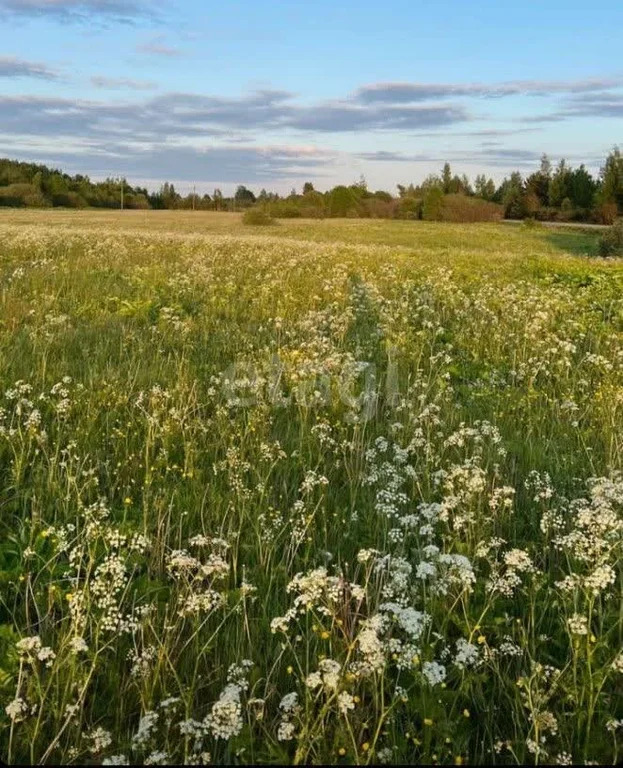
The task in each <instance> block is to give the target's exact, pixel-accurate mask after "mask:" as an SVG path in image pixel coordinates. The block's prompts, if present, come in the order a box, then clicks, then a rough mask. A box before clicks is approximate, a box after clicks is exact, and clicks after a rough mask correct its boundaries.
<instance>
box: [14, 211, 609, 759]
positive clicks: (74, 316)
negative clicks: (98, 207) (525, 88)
mask: <svg viewBox="0 0 623 768" xmlns="http://www.w3.org/2000/svg"><path fill="white" fill-rule="evenodd" d="M596 238H597V235H595V234H594V233H582V232H576V231H571V230H565V231H557V230H549V229H548V230H546V229H540V228H526V227H525V226H517V227H508V226H506V225H501V224H500V225H497V224H487V225H450V224H432V223H431V224H427V223H424V222H398V221H395V222H394V221H372V220H370V221H364V220H325V221H301V220H299V221H297V220H292V221H283V222H280V223H279V224H278V225H276V226H272V227H266V228H257V229H254V228H250V227H245V226H243V225H242V223H241V221H240V218H239V217H238V216H236V215H231V214H200V213H194V214H193V213H191V212H188V213H184V212H162V213H161V212H144V213H142V212H131V211H124V212H103V211H98V212H92V211H85V212H69V211H65V212H64V211H60V210H54V211H49V212H33V211H24V212H19V211H4V210H0V473H1V475H0V703H1V705H2V707H1V714H0V760H2V761H6V762H15V763H53V764H58V763H76V764H84V763H94V764H101V763H106V764H114V763H117V764H118V763H123V762H130V763H133V764H137V763H138V764H158V763H166V762H183V763H186V764H206V763H208V762H212V763H248V762H259V763H299V764H300V763H303V764H304V763H338V764H352V763H378V762H385V763H418V762H419V763H440V764H467V763H500V764H516V763H534V764H567V763H570V762H572V761H573V762H580V763H582V762H585V761H594V762H596V763H613V762H616V761H617V760H619V759H621V749H620V745H621V734H622V733H623V652H622V650H621V649H622V641H623V598H622V594H621V578H622V575H623V557H622V554H623V552H622V549H623V548H622V543H623V542H622V539H623V474H622V471H621V470H622V469H623V468H622V465H621V461H622V456H623V265H622V264H621V263H616V262H607V261H603V260H598V259H596V258H594V257H595V254H596Z"/></svg>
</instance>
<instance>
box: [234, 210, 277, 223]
mask: <svg viewBox="0 0 623 768" xmlns="http://www.w3.org/2000/svg"><path fill="white" fill-rule="evenodd" d="M242 223H243V224H247V225H249V226H252V227H266V226H269V225H271V224H275V223H276V222H275V220H274V219H273V217H272V216H271V215H270V214H269V213H268V212H267V211H265V210H264V209H263V208H249V209H248V210H246V211H245V212H244V214H243V216H242Z"/></svg>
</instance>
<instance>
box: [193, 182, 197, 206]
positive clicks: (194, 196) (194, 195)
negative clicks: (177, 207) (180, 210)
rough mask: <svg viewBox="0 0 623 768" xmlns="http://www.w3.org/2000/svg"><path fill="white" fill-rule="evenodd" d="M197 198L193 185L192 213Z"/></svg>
mask: <svg viewBox="0 0 623 768" xmlns="http://www.w3.org/2000/svg"><path fill="white" fill-rule="evenodd" d="M196 198H197V193H196V192H195V185H194V184H193V211H194V210H195V200H196Z"/></svg>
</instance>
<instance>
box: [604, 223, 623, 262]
mask: <svg viewBox="0 0 623 768" xmlns="http://www.w3.org/2000/svg"><path fill="white" fill-rule="evenodd" d="M599 255H600V256H604V257H608V256H610V257H612V256H623V219H620V220H619V221H617V222H616V223H615V224H613V225H612V226H611V227H610V229H609V230H608V231H607V232H606V234H605V235H604V236H603V237H601V238H600V239H599Z"/></svg>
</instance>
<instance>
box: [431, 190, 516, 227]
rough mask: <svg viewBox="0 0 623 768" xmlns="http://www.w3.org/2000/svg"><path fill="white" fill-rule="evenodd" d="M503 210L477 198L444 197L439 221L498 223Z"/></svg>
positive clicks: (462, 196) (465, 196)
mask: <svg viewBox="0 0 623 768" xmlns="http://www.w3.org/2000/svg"><path fill="white" fill-rule="evenodd" d="M503 217H504V208H503V207H502V206H501V205H498V204H497V203H490V202H489V201H487V200H482V199H481V198H479V197H468V196H467V195H461V194H457V195H445V197H444V198H443V200H442V204H441V213H440V218H441V221H454V222H469V221H500V220H501V219H502V218H503Z"/></svg>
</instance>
